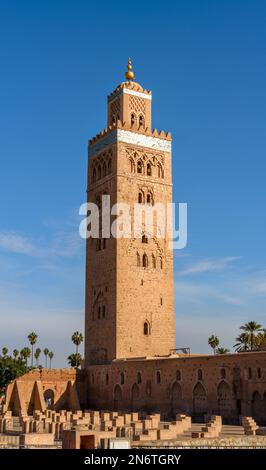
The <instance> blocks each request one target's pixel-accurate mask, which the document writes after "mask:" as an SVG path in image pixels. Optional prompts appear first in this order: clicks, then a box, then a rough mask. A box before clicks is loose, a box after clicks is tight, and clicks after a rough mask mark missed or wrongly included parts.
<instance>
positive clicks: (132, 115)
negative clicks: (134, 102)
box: [130, 113, 136, 126]
mask: <svg viewBox="0 0 266 470" xmlns="http://www.w3.org/2000/svg"><path fill="white" fill-rule="evenodd" d="M130 122H131V126H134V124H135V122H136V119H135V114H134V113H131V116H130Z"/></svg>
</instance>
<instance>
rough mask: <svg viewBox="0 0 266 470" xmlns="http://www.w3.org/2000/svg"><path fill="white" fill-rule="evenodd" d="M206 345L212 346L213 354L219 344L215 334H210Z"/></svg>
mask: <svg viewBox="0 0 266 470" xmlns="http://www.w3.org/2000/svg"><path fill="white" fill-rule="evenodd" d="M208 345H209V346H210V347H211V348H212V350H213V354H215V350H216V348H217V347H218V346H219V339H218V337H217V336H215V335H211V336H210V338H209V339H208Z"/></svg>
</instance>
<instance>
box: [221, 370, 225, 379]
mask: <svg viewBox="0 0 266 470" xmlns="http://www.w3.org/2000/svg"><path fill="white" fill-rule="evenodd" d="M225 377H226V371H225V369H224V368H223V369H221V379H225Z"/></svg>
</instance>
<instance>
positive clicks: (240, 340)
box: [234, 333, 249, 352]
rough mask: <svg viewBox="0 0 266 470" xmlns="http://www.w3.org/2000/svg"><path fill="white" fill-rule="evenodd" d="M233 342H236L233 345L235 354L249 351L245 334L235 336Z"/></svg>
mask: <svg viewBox="0 0 266 470" xmlns="http://www.w3.org/2000/svg"><path fill="white" fill-rule="evenodd" d="M235 341H236V344H234V348H235V350H236V351H237V352H243V351H248V350H249V345H248V335H247V333H241V334H240V335H238V336H237V338H236V339H235Z"/></svg>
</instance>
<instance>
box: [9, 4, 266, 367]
mask: <svg viewBox="0 0 266 470" xmlns="http://www.w3.org/2000/svg"><path fill="white" fill-rule="evenodd" d="M265 22H266V3H265V2H264V1H262V0H261V1H258V0H255V1H254V0H253V1H251V0H249V1H245V0H243V1H241V2H240V1H238V0H230V1H229V0H228V1H227V0H224V1H214V0H213V1H207V0H206V1H204V0H201V1H192V0H186V1H185V0H180V1H172V2H171V1H165V2H162V3H161V4H159V3H158V4H156V3H154V2H151V1H146V2H144V3H143V2H140V1H138V0H136V1H135V2H134V3H133V4H132V3H127V2H120V1H114V2H106V1H102V2H101V4H99V3H98V4H97V3H96V2H95V4H92V2H88V1H81V0H76V1H75V2H74V1H73V0H72V1H67V0H65V1H58V0H54V1H48V0H46V1H38V2H36V1H29V0H25V1H24V2H20V1H13V0H9V1H3V0H2V1H1V3H0V61H1V73H0V103H1V106H0V158H1V171H0V194H1V197H0V214H1V218H0V316H1V322H0V345H2V346H4V345H7V346H9V347H10V348H11V349H13V348H14V347H19V348H21V347H22V346H24V345H25V343H26V336H27V334H28V333H29V332H30V331H32V330H35V331H37V332H38V333H39V346H40V347H41V348H43V347H45V346H47V347H48V348H50V349H52V350H53V351H54V353H55V358H54V365H55V366H65V365H66V361H65V358H66V356H67V355H68V354H69V353H70V352H72V349H73V347H72V345H71V341H70V336H71V333H72V332H73V331H74V330H77V329H79V330H83V316H84V313H83V312H84V260H85V257H84V244H83V242H82V241H81V240H80V238H79V236H78V224H79V221H80V217H79V215H78V208H79V206H80V204H81V203H83V202H84V201H85V191H86V167H87V140H88V139H89V138H90V137H92V136H93V135H94V134H96V133H98V132H99V131H100V130H101V129H102V128H104V127H105V125H106V96H107V94H109V93H110V92H111V91H112V90H113V89H114V88H115V87H116V85H117V84H118V83H120V82H121V81H123V79H124V76H123V73H124V70H125V65H126V62H127V58H128V56H131V57H132V60H133V64H134V70H135V73H136V79H137V81H139V82H140V83H141V84H142V85H143V86H144V87H145V88H148V89H151V90H152V91H153V125H154V127H156V128H157V129H164V130H171V132H172V135H173V177H174V200H175V201H176V202H187V203H188V245H187V247H186V249H185V250H182V251H179V252H175V304H176V346H177V347H178V346H191V348H192V351H193V352H201V353H203V352H207V351H208V346H207V339H208V337H209V335H210V334H212V333H215V334H217V335H218V336H219V337H220V340H221V345H222V346H226V347H229V348H232V344H233V342H234V338H235V336H236V335H237V334H238V331H237V330H238V327H239V325H241V324H242V323H244V322H246V321H248V320H252V319H255V320H257V321H259V322H262V323H264V325H265V323H266V321H265V317H266V314H265V312H266V268H265V266H266V265H265V261H266V251H265V232H266V212H265V202H266V197H265V173H266V163H265V138H266V111H265V110H266V92H265V83H266V59H265V47H266V30H265Z"/></svg>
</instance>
